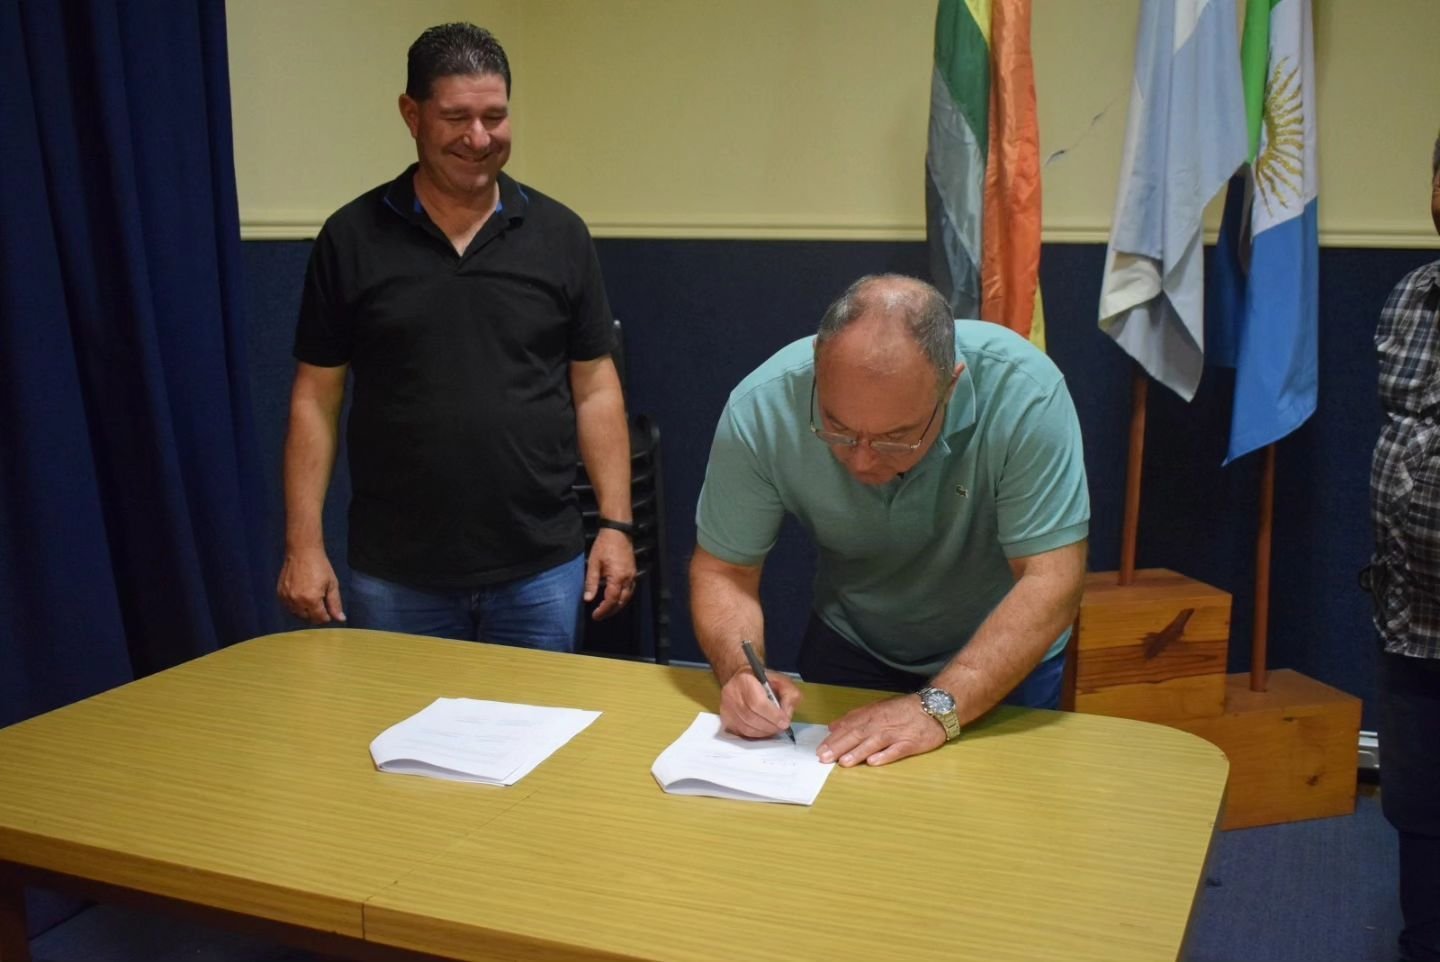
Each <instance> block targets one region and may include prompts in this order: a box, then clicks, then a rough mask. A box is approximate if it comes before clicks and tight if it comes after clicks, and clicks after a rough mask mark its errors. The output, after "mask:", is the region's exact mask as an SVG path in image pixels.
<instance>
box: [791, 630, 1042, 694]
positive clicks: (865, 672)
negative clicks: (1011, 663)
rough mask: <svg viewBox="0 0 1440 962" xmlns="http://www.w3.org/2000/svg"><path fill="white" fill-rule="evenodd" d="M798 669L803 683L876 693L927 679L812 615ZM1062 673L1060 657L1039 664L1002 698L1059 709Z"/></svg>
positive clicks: (911, 686) (915, 687)
mask: <svg viewBox="0 0 1440 962" xmlns="http://www.w3.org/2000/svg"><path fill="white" fill-rule="evenodd" d="M799 668H800V677H801V678H803V679H805V680H806V681H814V682H819V683H820V684H822V685H846V686H848V687H850V688H873V689H877V690H879V691H901V692H909V691H919V690H920V689H921V688H924V687H925V685H926V683H927V682H928V681H929V680H930V679H929V677H928V676H926V675H916V674H912V673H911V672H908V671H900V670H898V669H895V668H891V667H890V666H889V665H887V664H885V663H884V662H882V661H877V660H876V659H874V658H872V657H871V656H870V655H868V654H866V653H865V652H863V651H861V650H860V649H859V648H856V647H855V646H854V645H852V644H850V641H849V640H848V639H847V638H845V636H844V635H841V634H840V633H839V632H837V631H835V630H834V629H833V628H831V627H830V626H829V625H827V624H825V622H823V621H821V620H820V618H819V617H818V616H817V615H815V614H813V613H812V614H811V615H810V623H809V624H808V625H806V626H805V640H804V641H802V642H801V643H800V664H799ZM1064 674H1065V658H1064V656H1063V655H1056V656H1055V657H1054V658H1049V659H1047V660H1045V661H1042V662H1040V664H1039V665H1037V666H1036V667H1035V670H1034V671H1032V672H1030V674H1029V675H1028V676H1026V678H1025V680H1024V681H1022V682H1020V684H1018V685H1016V686H1015V690H1014V691H1012V692H1010V694H1008V695H1006V696H1005V699H1004V703H1005V704H1007V705H1019V706H1021V707H1022V708H1059V707H1060V683H1061V680H1062V679H1063V677H1064Z"/></svg>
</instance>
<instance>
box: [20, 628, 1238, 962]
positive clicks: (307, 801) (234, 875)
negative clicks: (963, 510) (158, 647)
mask: <svg viewBox="0 0 1440 962" xmlns="http://www.w3.org/2000/svg"><path fill="white" fill-rule="evenodd" d="M806 692H807V697H806V701H805V703H804V705H803V706H802V709H801V711H800V714H799V716H798V718H799V720H801V721H828V720H830V719H831V718H833V717H835V716H836V715H837V714H839V713H841V712H843V711H845V710H847V709H849V708H851V707H854V706H855V705H859V704H862V703H864V702H865V701H867V700H870V699H873V698H875V697H877V696H876V694H875V693H873V692H861V691H857V690H851V689H842V688H832V687H826V686H807V687H806ZM442 695H444V696H451V697H472V698H493V699H498V700H508V701H519V702H527V703H531V704H549V705H561V706H570V707H576V708H589V709H598V710H601V711H603V712H604V714H602V715H601V717H600V718H599V720H598V721H596V722H595V724H593V725H592V726H590V728H588V729H586V730H585V731H584V732H582V733H581V734H580V735H579V736H577V737H576V738H575V739H574V740H573V741H572V742H571V743H570V744H569V745H567V746H565V747H564V748H562V749H561V750H560V751H559V752H557V753H556V754H555V755H554V756H552V757H551V758H550V759H549V760H548V761H547V762H545V763H544V764H543V765H541V766H540V767H539V768H538V769H536V770H535V771H534V772H532V773H531V774H530V775H528V776H526V777H525V779H524V780H523V781H521V782H520V783H518V784H517V785H515V786H512V787H510V788H492V787H488V786H478V785H468V784H461V783H455V782H445V781H439V780H433V779H426V778H415V777H405V776H397V775H383V774H380V773H378V772H376V771H375V770H374V768H373V766H372V764H371V762H370V757H369V754H368V751H367V746H368V744H369V742H370V740H371V739H372V738H373V737H374V736H375V735H376V734H377V733H379V732H380V731H381V730H382V729H384V728H386V727H387V726H389V725H390V724H393V723H394V722H396V721H399V720H400V719H402V718H405V717H407V716H408V715H410V714H413V713H414V712H416V711H418V710H419V709H420V708H422V707H424V706H425V705H427V704H429V703H430V702H431V701H432V700H433V699H434V698H436V697H439V696H442ZM716 700H717V693H716V689H715V686H714V683H713V681H712V680H711V679H710V677H709V675H708V674H707V673H704V672H699V671H695V670H692V669H681V668H661V667H657V666H654V665H646V664H637V663H632V662H621V661H613V660H605V659H597V658H587V657H581V656H574V655H554V654H549V653H544V652H533V651H523V650H517V649H509V648H501V647H496V646H489V645H475V644H471V643H465V642H447V641H439V640H435V639H428V638H427V639H422V638H415V637H410V636H404V635H392V634H385V633H380V632H362V631H357V630H354V629H322V630H311V631H303V632H294V633H289V634H283V635H272V636H268V637H264V638H257V639H254V640H252V641H248V642H245V643H243V644H240V645H236V646H233V647H231V648H228V649H225V650H223V651H219V652H216V653H215V654H213V655H209V656H206V657H204V658H200V659H197V660H196V661H193V662H190V663H188V664H185V665H182V666H180V667H178V668H175V669H172V670H170V671H167V672H163V673H161V674H159V675H155V676H152V677H150V678H146V679H143V680H141V681H138V682H135V683H133V684H129V685H125V686H123V687H121V688H117V689H115V690H113V691H110V692H106V693H105V694H102V695H99V696H96V697H94V698H90V699H87V700H85V701H83V702H79V703H77V704H74V705H70V706H68V707H66V708H63V709H60V710H58V711H55V712H51V713H49V714H47V715H43V716H40V717H38V718H34V719H31V720H29V721H27V722H22V723H21V724H18V725H14V726H12V727H10V728H8V729H5V730H3V731H0V786H3V787H0V958H3V960H4V962H16V960H21V962H23V960H25V959H26V958H27V956H26V953H25V941H24V920H23V916H22V915H21V912H20V906H21V904H22V903H21V902H20V892H21V886H22V885H23V884H26V883H33V884H43V885H48V886H52V887H57V888H75V889H78V890H80V891H82V892H88V893H90V894H93V895H96V896H98V897H100V898H103V899H106V900H114V901H130V902H136V903H138V904H145V905H155V904H157V903H158V904H159V905H161V906H162V907H166V908H169V909H172V910H175V911H180V912H190V913H194V914H200V915H202V916H203V917H205V918H207V919H210V920H212V921H215V920H218V921H221V922H229V923H234V924H237V925H241V926H243V927H244V928H247V929H248V930H250V931H255V932H259V933H260V934H264V935H269V936H271V937H275V938H279V939H283V940H287V941H291V942H294V943H296V944H299V945H302V946H308V947H312V948H322V949H324V950H326V951H333V952H337V953H341V954H344V955H346V956H347V957H352V958H376V959H383V958H396V957H407V958H409V957H417V956H418V957H426V956H427V955H428V956H431V957H435V956H438V957H442V958H454V959H477V960H478V959H552V958H583V959H655V960H660V959H664V960H671V962H684V960H704V959H734V958H745V959H755V960H764V959H800V958H832V959H839V958H866V959H883V958H897V959H905V960H907V962H908V960H918V959H927V958H933V957H940V956H944V957H946V958H949V959H972V958H973V959H994V960H1001V959H1040V958H1065V959H1073V960H1081V959H1103V960H1124V959H1159V958H1175V957H1176V956H1177V955H1178V954H1179V953H1180V951H1181V949H1182V945H1183V941H1184V936H1185V931H1186V927H1187V924H1188V921H1189V918H1190V913H1191V908H1192V905H1193V902H1194V899H1195V894H1196V891H1197V888H1198V886H1199V885H1200V884H1201V883H1202V881H1203V870H1204V865H1205V859H1206V855H1207V853H1208V851H1209V847H1210V842H1211V838H1212V835H1213V832H1214V826H1215V824H1216V821H1217V818H1218V815H1219V811H1220V806H1221V801H1222V797H1223V793H1224V785H1225V778H1226V770H1227V764H1226V761H1225V758H1224V756H1223V755H1222V754H1221V753H1220V751H1219V750H1218V749H1216V748H1214V747H1213V746H1211V745H1210V744H1209V743H1208V742H1204V741H1202V740H1200V739H1198V738H1195V737H1194V736H1191V735H1187V734H1185V733H1182V732H1179V731H1175V730H1173V729H1169V728H1162V727H1159V726H1156V725H1150V724H1147V723H1144V722H1135V721H1129V720H1124V719H1115V718H1105V717H1099V716H1088V715H1072V714H1061V713H1056V712H1043V711H1020V710H1012V709H1001V710H999V711H997V712H995V713H994V714H993V715H992V716H991V717H989V718H988V719H987V720H986V721H984V722H983V723H981V724H978V725H976V726H974V727H973V728H971V729H969V730H967V731H966V733H965V735H964V736H963V738H962V739H961V740H960V741H959V742H957V743H956V744H954V745H951V746H947V747H946V748H944V749H941V750H940V751H937V752H933V753H931V754H929V755H926V756H923V757H920V758H913V759H908V760H906V761H904V762H901V763H899V764H897V765H893V766H889V767H885V768H880V769H857V770H848V771H847V770H837V771H836V772H834V773H833V774H832V775H831V777H830V780H829V781H828V782H827V783H826V786H825V789H824V790H823V791H822V792H821V794H820V797H819V799H818V800H817V801H816V803H815V805H814V806H813V807H808V808H806V807H799V806H788V805H757V804H747V803H741V802H730V801H723V800H720V799H709V798H692V797H678V796H669V795H665V794H664V793H663V792H661V791H660V789H659V788H658V787H657V786H656V785H655V782H654V780H653V779H652V778H651V776H650V773H649V768H650V764H651V762H653V761H654V759H655V757H656V756H657V755H658V754H659V753H660V751H661V750H662V749H663V748H664V747H665V746H666V745H668V744H669V743H670V742H671V741H673V740H674V739H675V738H676V737H677V736H678V735H679V734H680V732H681V731H683V730H684V728H685V727H686V726H687V725H688V724H689V722H690V720H691V719H692V718H693V717H694V715H695V713H696V712H697V711H702V710H703V711H713V710H714V709H715V706H716ZM12 956H13V959H12Z"/></svg>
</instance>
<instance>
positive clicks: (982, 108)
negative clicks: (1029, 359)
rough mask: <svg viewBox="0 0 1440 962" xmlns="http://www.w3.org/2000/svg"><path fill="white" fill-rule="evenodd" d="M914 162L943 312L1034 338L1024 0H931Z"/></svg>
mask: <svg viewBox="0 0 1440 962" xmlns="http://www.w3.org/2000/svg"><path fill="white" fill-rule="evenodd" d="M925 173H926V177H925V228H926V231H925V232H926V237H927V239H928V241H929V246H930V273H931V277H933V278H934V280H935V285H936V287H938V288H939V289H940V291H941V293H943V294H944V295H945V296H946V298H947V299H948V300H949V301H950V307H951V309H952V310H953V311H954V313H955V316H957V317H978V318H983V319H984V320H987V321H994V322H996V323H999V324H1003V325H1005V326H1006V327H1008V328H1010V329H1011V330H1014V331H1017V332H1019V333H1020V334H1021V335H1023V336H1025V337H1027V338H1029V339H1030V341H1031V342H1032V343H1035V344H1038V345H1039V346H1040V347H1042V348H1043V347H1044V345H1045V340H1044V332H1045V324H1044V311H1043V309H1042V307H1041V301H1040V133H1039V123H1038V121H1037V119H1036V109H1035V70H1034V63H1033V61H1032V60H1031V57H1030V0H940V4H939V7H938V8H937V11H936V14H935V69H934V72H933V74H932V75H931V81H930V133H929V144H928V149H927V151H926V154H925Z"/></svg>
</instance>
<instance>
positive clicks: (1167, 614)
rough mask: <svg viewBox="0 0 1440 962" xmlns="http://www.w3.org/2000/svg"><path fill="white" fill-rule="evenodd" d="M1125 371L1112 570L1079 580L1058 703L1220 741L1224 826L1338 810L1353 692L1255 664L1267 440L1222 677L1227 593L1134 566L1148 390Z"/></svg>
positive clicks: (1351, 772) (1266, 518) (1344, 807)
mask: <svg viewBox="0 0 1440 962" xmlns="http://www.w3.org/2000/svg"><path fill="white" fill-rule="evenodd" d="M1135 370H1136V375H1135V389H1134V397H1133V405H1132V411H1131V425H1130V461H1129V464H1128V466H1127V470H1126V486H1125V488H1126V490H1125V531H1124V534H1123V539H1122V544H1121V567H1120V570H1119V571H1118V572H1113V571H1112V572H1096V573H1092V574H1090V575H1088V576H1087V580H1086V584H1085V595H1084V597H1083V599H1082V600H1081V602H1080V615H1079V617H1078V618H1077V620H1076V623H1075V633H1074V637H1073V639H1072V641H1071V644H1072V646H1073V655H1074V669H1073V672H1072V677H1073V686H1072V687H1070V689H1069V690H1068V691H1067V696H1066V702H1067V707H1073V708H1074V710H1076V711H1082V712H1089V713H1092V714H1098V715H1114V716H1118V717H1121V718H1135V719H1139V720H1141V721H1149V722H1158V723H1160V724H1165V725H1170V726H1172V727H1175V728H1180V729H1184V730H1185V731H1188V732H1192V733H1193V734H1196V735H1199V736H1200V737H1202V738H1204V739H1206V740H1208V741H1210V742H1213V743H1214V744H1215V745H1217V746H1219V748H1220V749H1221V750H1222V751H1224V752H1225V755H1226V757H1227V758H1229V760H1230V782H1229V787H1228V789H1227V796H1226V804H1225V814H1224V819H1223V821H1222V823H1221V827H1222V828H1225V829H1231V828H1249V827H1252V826H1256V825H1272V824H1275V823H1279V822H1296V821H1301V820H1303V819H1308V818H1323V817H1327V816H1332V815H1348V814H1350V813H1352V812H1353V811H1354V810H1355V782H1356V750H1357V746H1358V744H1359V737H1360V699H1358V698H1356V697H1354V696H1353V695H1349V694H1346V693H1345V692H1342V691H1339V690H1338V689H1335V688H1331V687H1330V686H1329V685H1324V684H1321V683H1320V682H1318V681H1315V680H1313V679H1310V678H1307V677H1305V676H1304V675H1301V674H1299V673H1298V672H1294V671H1276V672H1273V673H1269V672H1267V671H1266V668H1265V658H1266V654H1265V645H1266V637H1267V631H1268V619H1269V578H1270V534H1271V518H1272V516H1273V504H1274V481H1275V450H1274V446H1273V445H1271V446H1269V447H1267V448H1266V450H1265V455H1264V457H1265V467H1264V472H1263V475H1262V479H1261V501H1260V530H1259V533H1258V535H1257V538H1256V605H1255V631H1254V645H1253V650H1252V657H1251V664H1252V666H1253V667H1252V670H1251V672H1250V673H1249V674H1234V675H1227V674H1226V672H1225V669H1226V662H1227V650H1228V647H1229V639H1230V614H1231V597H1230V595H1229V594H1228V593H1227V592H1224V591H1221V590H1220V589H1218V588H1215V587H1212V586H1210V585H1207V584H1204V583H1202V582H1199V581H1196V580H1194V579H1192V578H1187V577H1185V576H1184V575H1181V574H1177V573H1176V572H1173V571H1167V570H1164V569H1148V570H1143V571H1136V570H1135V542H1136V530H1137V528H1138V519H1139V503H1140V462H1141V457H1142V454H1143V449H1144V433H1145V395H1146V376H1145V374H1144V373H1143V372H1142V371H1141V370H1140V368H1139V366H1138V365H1137V366H1136V369H1135Z"/></svg>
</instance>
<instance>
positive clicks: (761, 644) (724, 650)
mask: <svg viewBox="0 0 1440 962" xmlns="http://www.w3.org/2000/svg"><path fill="white" fill-rule="evenodd" d="M690 617H691V620H692V622H693V624H694V627H695V637H696V639H697V640H698V641H699V642H700V649H701V650H702V651H703V652H704V653H705V658H706V660H708V661H709V662H710V668H711V670H712V671H714V672H715V678H716V680H718V681H719V682H720V684H721V685H724V684H725V682H727V681H729V680H730V678H731V676H733V675H734V674H735V673H736V672H737V671H740V670H742V669H744V668H747V667H748V662H746V660H745V654H744V652H743V651H742V649H741V648H740V642H741V641H744V640H749V641H750V642H751V643H752V644H754V645H755V649H756V652H757V653H758V654H760V656H761V659H762V660H763V659H764V653H765V618H764V615H763V613H762V612H761V609H760V567H759V566H758V565H757V566H756V567H754V568H745V567H740V566H736V565H729V564H726V563H725V562H722V561H720V560H719V559H718V558H716V557H715V556H714V555H711V554H710V553H709V552H707V551H705V549H704V548H698V547H697V548H696V549H695V557H694V558H692V559H691V562H690Z"/></svg>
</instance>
